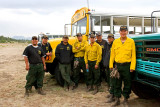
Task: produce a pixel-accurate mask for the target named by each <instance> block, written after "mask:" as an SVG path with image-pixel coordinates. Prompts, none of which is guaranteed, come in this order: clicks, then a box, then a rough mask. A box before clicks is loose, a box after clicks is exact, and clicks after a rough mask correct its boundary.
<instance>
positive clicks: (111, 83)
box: [108, 69, 116, 95]
mask: <svg viewBox="0 0 160 107" xmlns="http://www.w3.org/2000/svg"><path fill="white" fill-rule="evenodd" d="M110 73H111V70H109V69H108V74H109V75H108V76H109V80H108V81H109V86H110V89H109V93H110V94H113V95H114V90H115V82H116V78H111V77H110Z"/></svg>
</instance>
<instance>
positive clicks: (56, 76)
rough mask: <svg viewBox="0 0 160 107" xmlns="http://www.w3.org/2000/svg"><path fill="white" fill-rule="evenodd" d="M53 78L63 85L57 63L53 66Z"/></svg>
mask: <svg viewBox="0 0 160 107" xmlns="http://www.w3.org/2000/svg"><path fill="white" fill-rule="evenodd" d="M55 79H56V81H57V83H58V84H59V85H60V86H64V80H63V78H62V75H61V72H60V70H59V66H58V64H57V66H56V68H55Z"/></svg>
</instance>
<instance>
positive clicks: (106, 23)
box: [101, 16, 110, 34]
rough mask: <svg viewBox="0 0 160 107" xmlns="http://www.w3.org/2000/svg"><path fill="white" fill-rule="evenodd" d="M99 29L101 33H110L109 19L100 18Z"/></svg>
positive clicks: (105, 17)
mask: <svg viewBox="0 0 160 107" xmlns="http://www.w3.org/2000/svg"><path fill="white" fill-rule="evenodd" d="M101 26H102V27H101V28H102V33H105V34H108V33H110V17H107V16H102V17H101Z"/></svg>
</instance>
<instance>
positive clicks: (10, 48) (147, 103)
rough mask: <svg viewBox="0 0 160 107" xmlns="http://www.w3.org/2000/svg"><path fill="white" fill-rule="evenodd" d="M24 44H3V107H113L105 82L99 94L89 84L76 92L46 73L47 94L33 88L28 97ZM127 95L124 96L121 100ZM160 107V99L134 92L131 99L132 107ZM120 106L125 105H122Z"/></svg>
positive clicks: (0, 50) (0, 104)
mask: <svg viewBox="0 0 160 107" xmlns="http://www.w3.org/2000/svg"><path fill="white" fill-rule="evenodd" d="M26 46H27V44H24V43H19V44H18V43H12V44H9V43H5V44H0V107H61V106H62V107H72V106H73V107H110V106H111V104H108V103H105V101H106V100H107V98H105V96H106V95H107V94H108V92H107V91H106V90H107V88H106V84H105V83H103V85H102V89H101V92H99V93H98V94H96V95H92V94H91V93H87V92H86V87H85V84H80V85H79V87H78V89H77V90H75V91H69V92H65V91H64V90H63V88H62V87H60V86H59V85H57V84H56V81H55V79H54V78H52V76H51V75H50V74H49V73H46V74H45V78H44V81H45V84H44V91H45V92H46V93H47V95H45V96H42V95H39V94H37V92H36V91H35V90H34V89H33V92H32V93H31V94H30V97H28V98H26V97H24V90H25V89H24V86H25V83H26V80H25V76H26V74H27V71H26V70H25V63H24V60H23V56H22V53H23V50H24V48H25V47H26ZM122 101H123V98H121V102H122ZM135 106H136V107H152V106H154V107H160V101H159V100H157V99H152V100H144V99H139V98H138V97H137V96H136V95H135V94H134V93H132V94H131V98H130V99H129V107H135ZM119 107H123V104H121V105H120V106H119Z"/></svg>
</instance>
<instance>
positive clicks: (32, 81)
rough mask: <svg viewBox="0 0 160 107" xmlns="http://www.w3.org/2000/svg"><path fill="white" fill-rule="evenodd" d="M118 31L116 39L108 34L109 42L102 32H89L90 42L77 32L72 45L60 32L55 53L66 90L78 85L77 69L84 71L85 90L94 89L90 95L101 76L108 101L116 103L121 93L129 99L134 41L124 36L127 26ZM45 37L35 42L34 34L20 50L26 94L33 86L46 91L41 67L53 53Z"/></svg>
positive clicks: (133, 66)
mask: <svg viewBox="0 0 160 107" xmlns="http://www.w3.org/2000/svg"><path fill="white" fill-rule="evenodd" d="M119 33H120V38H118V39H115V38H114V35H113V34H109V35H108V37H107V39H108V42H107V41H106V40H103V39H102V34H101V33H96V34H94V33H91V34H90V35H89V40H90V43H88V41H85V40H83V38H82V34H81V33H78V34H77V35H76V36H77V41H76V42H75V43H74V44H73V45H70V44H69V43H68V40H69V38H68V36H63V38H62V41H61V43H60V44H58V46H57V47H56V51H55V56H56V58H57V60H58V62H59V70H60V72H61V75H62V78H63V79H64V90H65V91H69V90H75V89H76V88H77V87H78V83H79V80H80V73H81V72H82V71H83V73H84V80H85V84H86V87H87V92H90V91H93V92H92V94H93V95H95V94H96V93H98V91H99V87H100V86H101V82H102V80H103V78H104V79H105V81H106V82H107V83H108V89H109V93H110V94H109V95H107V96H106V97H107V98H108V99H107V103H111V102H114V103H113V106H117V105H119V104H120V97H121V94H122V95H123V96H124V101H123V103H124V104H127V103H128V98H129V95H130V93H131V73H132V72H133V71H134V70H135V66H136V51H135V43H134V40H132V39H131V38H128V37H127V34H128V28H127V26H121V27H120V30H119ZM47 40H48V37H47V36H46V35H44V36H43V37H42V43H40V44H38V40H37V37H36V36H33V37H32V45H29V46H27V47H26V48H25V50H24V52H23V55H24V59H25V64H26V70H28V74H27V76H26V80H27V82H26V86H25V88H26V92H25V96H29V93H30V91H31V89H32V86H35V88H36V89H37V91H38V93H39V94H41V95H45V93H44V92H43V90H42V87H43V78H44V72H45V71H44V70H46V69H48V67H49V66H47V64H45V58H46V57H47V56H51V55H52V48H51V46H50V44H49V43H48V42H47ZM72 62H73V63H74V64H73V70H72V67H71V65H72ZM71 76H72V77H73V78H71ZM122 82H123V83H124V86H123V90H122Z"/></svg>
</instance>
